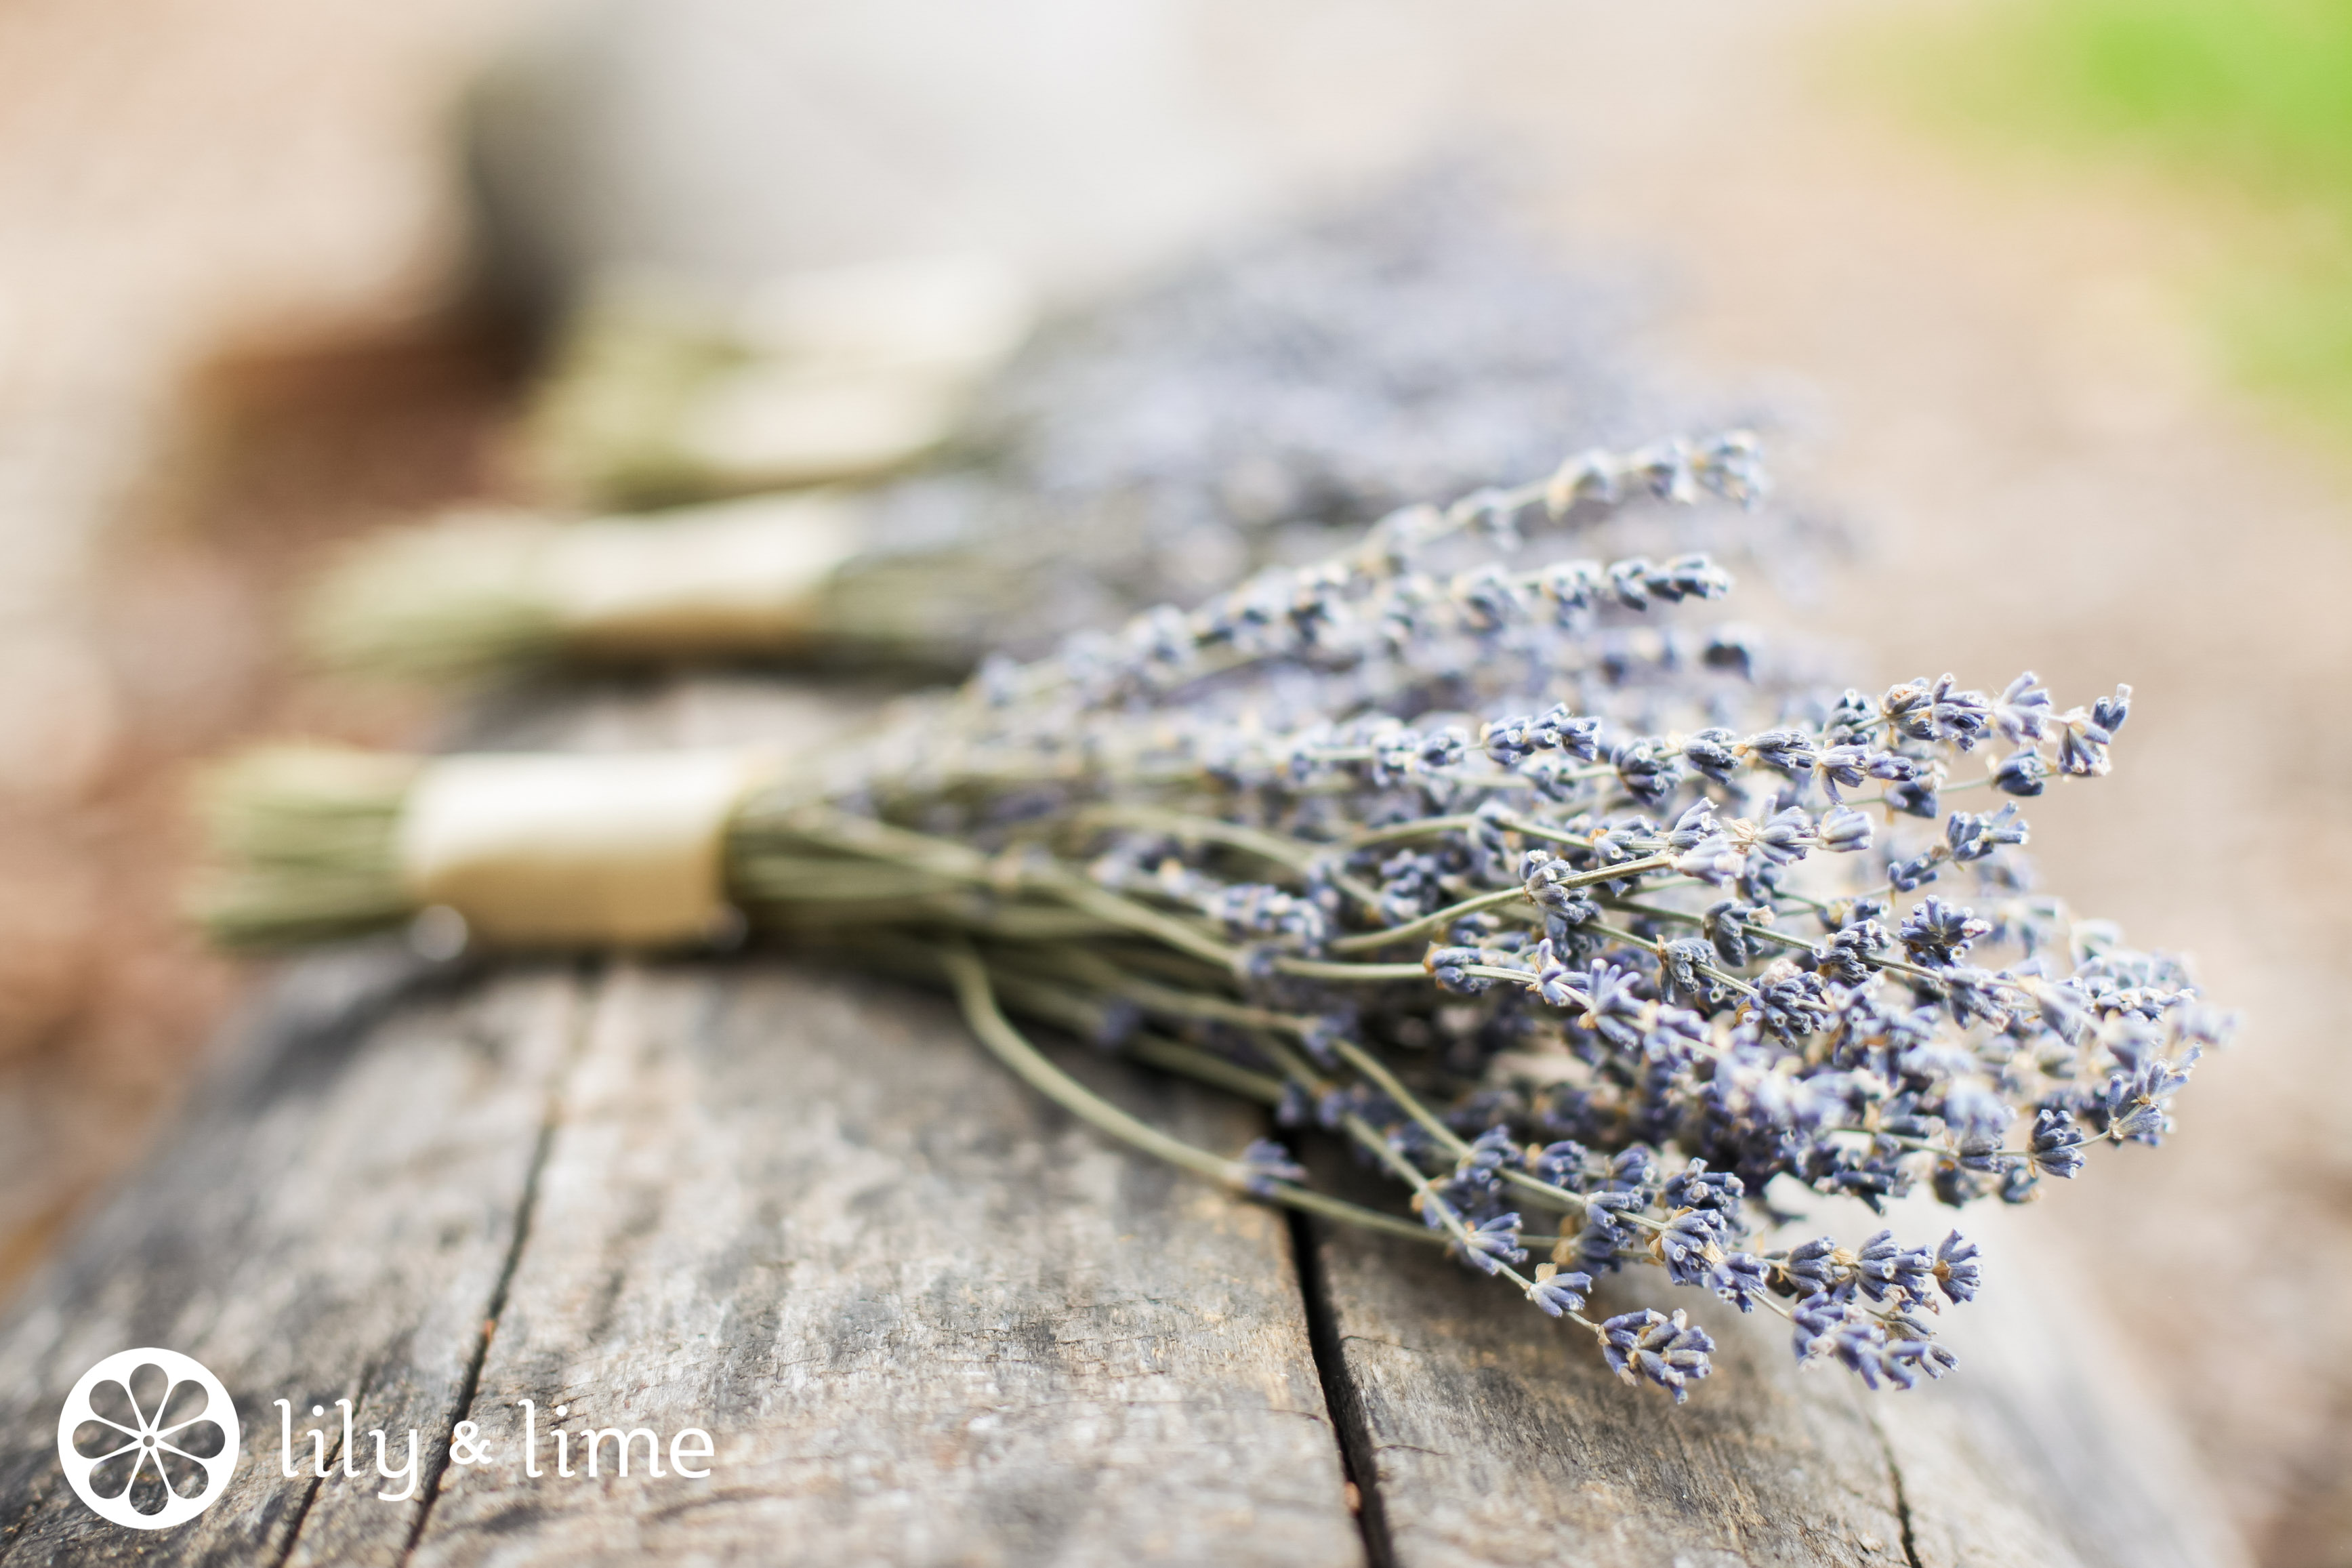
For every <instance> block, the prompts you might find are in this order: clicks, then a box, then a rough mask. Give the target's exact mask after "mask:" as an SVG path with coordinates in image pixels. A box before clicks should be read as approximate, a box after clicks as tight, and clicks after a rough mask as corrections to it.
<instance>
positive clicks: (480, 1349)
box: [281, 994, 596, 1568]
mask: <svg viewBox="0 0 2352 1568" xmlns="http://www.w3.org/2000/svg"><path fill="white" fill-rule="evenodd" d="M595 1002H596V998H595V996H594V995H593V994H591V995H590V996H589V997H588V998H587V999H586V1004H585V1005H583V1006H582V1007H581V1008H580V1010H579V1012H578V1013H577V1014H576V1015H575V1016H574V1023H573V1027H572V1041H571V1048H570V1049H569V1050H568V1051H567V1052H566V1053H565V1058H564V1064H563V1067H562V1068H559V1069H558V1070H557V1071H556V1073H555V1074H554V1076H553V1079H552V1082H551V1088H550V1089H549V1092H548V1097H547V1110H546V1111H545V1113H544V1114H543V1115H541V1118H540V1122H539V1136H538V1139H537V1141H536V1142H533V1143H532V1145H531V1151H530V1165H529V1166H528V1168H527V1169H526V1170H525V1173H524V1175H523V1183H522V1194H521V1196H520V1198H518V1199H517V1201H516V1203H515V1223H514V1234H513V1235H512V1236H511V1237H509V1238H508V1241H507V1251H506V1257H505V1258H502V1259H501V1260H500V1261H499V1276H498V1279H497V1280H496V1282H495V1283H493V1284H492V1285H491V1287H490V1299H489V1305H488V1309H487V1310H485V1311H484V1312H483V1314H482V1329H481V1332H480V1334H479V1335H478V1337H477V1338H476V1339H475V1342H474V1348H473V1353H472V1355H471V1356H470V1357H469V1358H468V1359H467V1363H466V1375H465V1377H464V1379H463V1381H461V1382H460V1383H459V1384H458V1385H457V1398H456V1399H455V1400H454V1401H452V1403H451V1407H450V1411H449V1415H448V1418H447V1420H446V1421H445V1422H444V1423H443V1424H442V1426H443V1432H442V1436H441V1438H440V1441H439V1442H438V1443H437V1444H436V1446H435V1447H434V1450H433V1463H432V1468H431V1469H430V1470H429V1471H428V1472H427V1473H426V1475H425V1480H424V1483H423V1489H422V1495H421V1496H420V1497H419V1498H418V1500H417V1508H416V1519H415V1522H413V1523H412V1524H410V1526H409V1527H408V1539H407V1541H406V1542H404V1543H403V1544H402V1546H401V1550H400V1559H399V1561H400V1563H401V1568H407V1564H408V1563H409V1561H410V1560H411V1559H413V1558H414V1557H415V1555H416V1547H417V1543H418V1542H421V1541H423V1540H424V1539H425V1526H426V1525H427V1524H428V1523H430V1522H431V1521H432V1518H433V1505H434V1503H435V1502H436V1500H438V1499H439V1498H440V1496H441V1483H442V1481H443V1479H444V1478H445V1477H446V1476H447V1474H448V1471H449V1454H450V1449H451V1447H453V1446H454V1444H455V1441H456V1433H457V1423H458V1422H460V1421H463V1420H465V1419H466V1418H467V1415H469V1414H470V1413H471V1412H472V1410H473V1408H474V1396H475V1394H476V1393H477V1392H478V1390H479V1389H480V1387H481V1382H482V1367H483V1364H484V1363H487V1362H488V1360H489V1355H490V1342H491V1341H492V1340H493V1339H495V1338H497V1336H498V1331H499V1318H500V1316H502V1315H503V1314H504V1313H505V1311H506V1310H507V1293H508V1291H509V1289H511V1288H512V1287H513V1285H514V1278H515V1271H516V1270H517V1269H519V1268H521V1267H522V1255H523V1249H524V1247H527V1246H529V1245H530V1222H531V1216H532V1215H533V1213H534V1212H535V1211H536V1210H537V1209H538V1207H539V1186H540V1179H541V1176H542V1175H543V1174H544V1173H545V1172H546V1170H547V1161H548V1155H549V1153H550V1152H551V1151H552V1150H553V1149H554V1147H555V1134H556V1131H557V1130H558V1128H559V1127H561V1125H562V1120H563V1095H564V1089H565V1087H566V1086H565V1081H564V1080H565V1078H566V1076H567V1070H568V1069H569V1068H570V1067H571V1066H572V1064H573V1063H575V1062H577V1061H578V1059H579V1058H580V1054H581V1051H582V1049H583V1044H584V1042H585V1040H586V1037H587V1034H588V1030H589V1029H590V1028H591V1027H592V1026H593V1021H594V1019H595V1016H596V1006H595ZM287 1551H288V1552H289V1553H290V1552H292V1551H293V1543H292V1542H291V1541H290V1540H289V1542H288V1544H287ZM281 1561H282V1560H281Z"/></svg>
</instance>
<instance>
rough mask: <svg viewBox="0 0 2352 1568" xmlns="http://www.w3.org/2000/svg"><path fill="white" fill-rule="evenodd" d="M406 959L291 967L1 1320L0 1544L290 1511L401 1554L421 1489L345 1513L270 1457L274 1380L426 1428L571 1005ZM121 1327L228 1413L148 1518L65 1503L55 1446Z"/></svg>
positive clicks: (105, 1545)
mask: <svg viewBox="0 0 2352 1568" xmlns="http://www.w3.org/2000/svg"><path fill="white" fill-rule="evenodd" d="M425 978H426V977H425V976H423V975H422V974H421V973H419V972H418V971H417V969H416V967H415V965H414V964H411V963H406V962H405V961H404V960H402V959H401V958H399V957H398V956H396V955H394V954H391V953H389V952H374V953H369V954H356V955H352V958H350V959H349V960H347V961H345V962H343V963H328V964H320V965H317V966H312V967H310V968H307V969H305V970H304V971H303V972H301V973H299V975H298V977H297V980H296V982H295V983H294V984H292V985H291V986H290V987H289V991H288V994H285V995H284V996H282V997H281V999H280V1001H279V1003H278V1005H277V1006H276V1007H275V1008H274V1009H273V1010H272V1011H271V1012H270V1013H269V1014H268V1015H267V1016H266V1018H265V1020H264V1021H263V1022H262V1024H261V1025H260V1026H259V1027H258V1028H257V1030H256V1031H255V1032H254V1034H253V1036H252V1037H250V1038H249V1039H248V1041H247V1047H248V1048H247V1050H246V1051H245V1052H243V1053H241V1055H240V1057H239V1058H238V1059H236V1060H235V1061H233V1062H232V1063H230V1064H229V1068H230V1070H229V1071H228V1072H226V1074H225V1075H224V1076H223V1077H222V1079H220V1080H219V1081H217V1082H216V1083H215V1086H214V1087H213V1089H212V1090H211V1092H210V1093H208V1094H207V1095H206V1097H205V1100H203V1101H202V1102H200V1103H199V1104H197V1105H196V1106H194V1107H193V1108H192V1110H191V1114H190V1115H189V1116H188V1117H187V1118H186V1120H185V1121H184V1123H183V1125H182V1126H181V1128H180V1130H179V1131H178V1133H177V1135H176V1136H175V1137H173V1139H172V1140H171V1141H170V1142H168V1143H167V1144H166V1145H165V1146H164V1147H163V1149H162V1150H161V1151H160V1152H158V1154H157V1156H156V1157H155V1158H154V1159H153V1160H152V1162H151V1163H149V1164H148V1165H147V1166H146V1167H145V1169H144V1170H143V1172H142V1174H141V1175H140V1176H139V1177H138V1178H137V1179H136V1180H135V1181H133V1182H132V1183H131V1184H130V1185H129V1187H128V1188H127V1190H125V1191H124V1192H123V1193H121V1194H120V1195H119V1196H118V1198H117V1199H116V1200H115V1201H114V1202H113V1203H112V1204H110V1205H108V1206H107V1208H106V1209H105V1210H104V1211H103V1212H102V1213H101V1214H100V1215H99V1216H98V1217H97V1219H96V1220H95V1222H94V1223H92V1224H91V1225H90V1226H88V1227H87V1228H86V1229H85V1231H84V1232H83V1233H82V1235H81V1236H80V1237H79V1239H78V1240H77V1242H76V1243H75V1244H74V1245H73V1247H71V1249H70V1250H69V1251H68V1253H67V1255H66V1256H65V1257H64V1258H62V1259H61V1260H60V1261H59V1263H58V1264H57V1265H56V1266H54V1267H53V1268H50V1269H48V1270H47V1271H46V1272H45V1274H44V1275H42V1276H41V1277H39V1278H38V1279H37V1280H36V1282H35V1284H34V1286H33V1287H32V1289H31V1290H30V1292H29V1293H28V1295H27V1296H26V1299H24V1300H21V1301H19V1302H18V1303H17V1304H16V1307H15V1309H14V1310H12V1311H11V1312H10V1314H9V1316H8V1318H7V1320H6V1321H5V1326H0V1507H5V1510H6V1511H5V1515H0V1520H5V1524H0V1528H5V1535H0V1562H5V1563H7V1564H8V1565H9V1568H22V1565H29V1564H37V1563H57V1564H80V1563H102V1562H121V1561H131V1560H132V1559H134V1558H135V1559H136V1560H138V1561H142V1562H178V1563H215V1562H217V1563H276V1562H278V1561H281V1560H282V1557H283V1554H284V1552H286V1550H287V1548H288V1547H289V1544H290V1543H291V1542H293V1541H294V1539H295V1537H296V1535H297V1534H298V1533H299V1534H300V1535H302V1536H304V1537H306V1538H309V1539H310V1540H313V1541H317V1542H323V1543H328V1544H330V1545H331V1547H332V1549H333V1550H332V1551H331V1555H332V1556H333V1557H334V1558H335V1559H336V1560H337V1561H341V1562H349V1563H369V1562H387V1561H391V1560H392V1559H394V1558H396V1557H397V1555H398V1554H399V1552H400V1550H401V1548H402V1547H403V1546H404V1544H405V1531H406V1525H407V1523H408V1521H413V1520H414V1519H415V1517H416V1512H417V1509H418V1506H419V1505H417V1504H415V1503H412V1504H409V1505H406V1506H400V1505H388V1504H383V1503H379V1502H376V1501H374V1500H373V1499H372V1498H371V1499H369V1500H367V1501H366V1503H365V1505H364V1507H365V1510H367V1511H366V1513H365V1514H364V1516H363V1517H365V1518H366V1519H367V1520H368V1521H369V1529H368V1530H367V1531H360V1532H355V1531H353V1530H352V1528H351V1526H350V1525H349V1524H348V1523H347V1522H346V1521H347V1520H348V1519H349V1517H350V1516H351V1513H352V1507H353V1503H352V1499H353V1495H354V1494H355V1492H356V1488H355V1487H352V1486H350V1485H347V1484H345V1483H343V1482H341V1481H340V1480H338V1481H331V1482H328V1483H325V1484H322V1485H317V1486H314V1485H312V1484H311V1482H310V1480H309V1479H297V1480H288V1479H285V1478H284V1477H283V1476H282V1475H281V1473H280V1468H279V1458H278V1447H279V1446H278V1412H277V1410H276V1409H275V1408H273V1407H272V1406H271V1405H270V1404H269V1401H271V1400H273V1399H276V1398H280V1397H283V1398H286V1399H288V1400H289V1401H290V1402H291V1403H292V1405H293V1407H294V1408H295V1409H296V1410H297V1411H298V1412H307V1410H308V1408H309V1407H310V1405H321V1406H324V1407H326V1408H327V1409H328V1410H329V1411H330V1414H331V1415H333V1414H334V1410H333V1402H334V1401H335V1400H336V1399H338V1398H343V1397H348V1398H351V1399H352V1400H354V1401H355V1402H356V1404H357V1405H358V1407H359V1409H360V1411H361V1412H362V1417H361V1419H362V1426H369V1425H377V1424H382V1425H385V1426H397V1427H400V1428H407V1427H411V1426H415V1427H420V1428H422V1429H424V1430H425V1431H427V1432H436V1431H440V1430H444V1429H446V1424H447V1422H448V1420H449V1418H450V1415H451V1413H452V1412H453V1411H454V1410H455V1409H456V1408H457V1405H459V1403H460V1401H461V1394H462V1391H463V1387H464V1384H465V1381H466V1377H467V1372H468V1370H469V1368H470V1366H471V1364H472V1361H473V1358H474V1355H475V1352H476V1350H477V1348H478V1345H479V1343H480V1340H481V1321H482V1306H483V1303H484V1302H486V1301H488V1300H489V1299H490V1297H491V1295H492V1294H493V1292H494V1290H495V1289H496V1285H497V1282H498V1280H499V1278H500V1276H501V1273H502V1271H503V1270H504V1268H505V1267H506V1263H507V1258H508V1254H509V1248H510V1246H511V1242H512V1238H513V1237H514V1233H515V1224H516V1218H517V1215H518V1214H519V1213H520V1205H521V1203H522V1199H523V1194H524V1191H525V1188H526V1185H527V1184H528V1181H529V1175H530V1165H531V1160H532V1152H533V1150H534V1148H535V1147H536V1146H537V1143H538V1142H539V1137H540V1131H541V1127H542V1125H543V1124H544V1121H545V1119H546V1116H547V1113H548V1108H549V1105H550V1103H551V1096H552V1094H553V1091H554V1089H555V1087H556V1083H557V1080H558V1078H559V1075H560V1072H561V1068H562V1063H563V1061H564V1060H565V1058H567V1056H568V1055H569V1053H570V1051H571V1049H572V1043H573V1038H574V1036H575V1033H576V1030H577V1027H578V1025H579V1022H580V999H579V996H578V994H577V991H576V987H575V986H574V985H573V984H572V982H571V981H570V979H569V978H568V977H567V976H566V975H565V974H564V973H560V972H550V971H546V970H533V969H530V968H525V969H521V970H518V971H515V972H512V973H507V974H504V975H502V976H499V977H497V978H493V979H490V980H488V981H487V982H486V983H485V984H482V985H481V986H480V988H479V989H478V990H476V991H473V992H471V993H470V994H466V995H464V996H463V997H457V996H451V995H434V994H425V995H418V994H415V990H416V987H417V986H418V984H420V982H423V981H425ZM139 1345H163V1346H166V1347H169V1348H171V1349H173V1350H178V1351H183V1352H186V1353H188V1354H190V1355H193V1356H194V1357H195V1358H196V1359H197V1360H199V1361H201V1362H203V1363H205V1365H206V1366H208V1367H210V1368H211V1369H212V1371H213V1373H215V1375H216V1376H218V1377H219V1378H220V1379H221V1380H222V1381H223V1382H224V1383H225V1384H226V1385H227V1386H228V1388H229V1389H230V1390H231V1392H232V1393H233V1394H235V1395H236V1397H237V1399H238V1406H239V1407H238V1417H239V1419H240V1421H241V1423H242V1424H243V1428H244V1431H243V1436H244V1459H243V1461H242V1463H241V1464H240V1466H239V1468H238V1469H237V1472H236V1477H235V1479H233V1480H232V1482H231V1489H230V1490H229V1491H228V1492H227V1493H226V1494H225V1495H224V1496H223V1497H222V1499H221V1500H219V1501H218V1502H216V1503H215V1504H214V1505H213V1506H212V1507H211V1508H210V1509H209V1510H207V1511H205V1513H204V1514H202V1515H200V1516H199V1517H198V1518H197V1519H195V1520H194V1521H192V1522H190V1523H188V1524H185V1525H183V1526H180V1527H178V1528H177V1529H174V1530H172V1531H160V1532H156V1534H155V1535H152V1536H149V1535H144V1534H142V1533H140V1532H135V1531H129V1530H124V1529H121V1528H119V1527H116V1526H114V1525H110V1524H108V1523H106V1522H104V1521H101V1520H100V1519H99V1518H98V1517H97V1516H96V1515H94V1514H92V1513H90V1512H89V1510H86V1509H84V1508H83V1507H82V1505H81V1503H80V1502H79V1500H77V1499H76V1498H75V1497H74V1496H73V1494H72V1492H71V1491H70V1490H68V1488H67V1486H66V1484H65V1481H64V1478H63V1476H62V1474H61V1472H60V1471H59V1468H58V1457H57V1452H56V1447H55V1434H56V1430H57V1428H56V1422H57V1411H58V1407H59V1405H60V1404H61V1403H62V1401H63V1399H64V1397H65V1394H66V1392H67V1390H68V1387H69V1386H70V1385H71V1384H72V1383H73V1381H74V1380H75V1379H76V1378H77V1377H78V1376H79V1375H80V1373H81V1372H82V1371H83V1369H84V1368H86V1367H88V1366H89V1365H91V1364H92V1363H96V1362H97V1361H98V1360H99V1359H100V1357H102V1356H105V1355H109V1354H111V1353H112V1352H116V1351H120V1350H124V1349H128V1348H131V1347H132V1346H139ZM371 1489H373V1488H371ZM359 1534H364V1535H365V1536H367V1538H368V1540H367V1542H362V1541H360V1540H359V1539H357V1536H358V1535H359ZM387 1542H388V1543H389V1544H388V1546H387V1545H386V1543H387ZM345 1546H348V1547H349V1550H347V1551H346V1550H344V1549H343V1548H344V1547H345Z"/></svg>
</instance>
